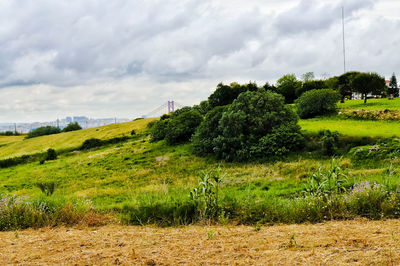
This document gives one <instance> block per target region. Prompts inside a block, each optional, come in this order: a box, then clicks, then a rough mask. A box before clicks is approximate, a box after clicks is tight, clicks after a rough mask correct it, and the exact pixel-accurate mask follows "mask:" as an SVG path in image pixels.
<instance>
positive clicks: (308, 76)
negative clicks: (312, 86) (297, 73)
mask: <svg viewBox="0 0 400 266" xmlns="http://www.w3.org/2000/svg"><path fill="white" fill-rule="evenodd" d="M301 78H302V79H303V81H311V80H314V79H315V75H314V72H307V73H305V74H303V75H301Z"/></svg>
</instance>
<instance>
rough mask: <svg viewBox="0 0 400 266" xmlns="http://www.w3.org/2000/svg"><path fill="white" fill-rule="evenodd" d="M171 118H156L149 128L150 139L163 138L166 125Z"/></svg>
mask: <svg viewBox="0 0 400 266" xmlns="http://www.w3.org/2000/svg"><path fill="white" fill-rule="evenodd" d="M170 121H171V119H164V120H158V121H157V122H156V123H154V125H152V126H151V128H150V141H151V142H155V141H159V140H163V139H165V135H166V134H167V127H168V124H169V122H170Z"/></svg>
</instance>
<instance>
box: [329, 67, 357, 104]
mask: <svg viewBox="0 0 400 266" xmlns="http://www.w3.org/2000/svg"><path fill="white" fill-rule="evenodd" d="M359 73H360V72H356V71H350V72H346V73H344V74H342V75H340V76H339V77H337V79H336V82H335V81H333V80H332V81H333V82H330V84H332V85H333V86H334V89H335V90H337V91H338V92H339V93H340V95H341V98H340V99H341V100H340V101H341V102H342V103H343V102H344V99H345V97H349V98H351V97H352V94H353V92H354V91H355V90H354V89H353V80H354V77H355V76H357V75H358V74H359Z"/></svg>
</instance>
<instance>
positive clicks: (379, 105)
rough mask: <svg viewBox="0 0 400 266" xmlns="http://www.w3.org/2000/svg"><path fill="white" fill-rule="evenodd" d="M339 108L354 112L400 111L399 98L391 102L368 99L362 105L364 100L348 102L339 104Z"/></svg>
mask: <svg viewBox="0 0 400 266" xmlns="http://www.w3.org/2000/svg"><path fill="white" fill-rule="evenodd" d="M339 108H342V109H354V110H361V109H364V110H385V109H388V110H400V98H395V99H393V100H388V99H368V100H367V103H366V104H364V100H350V101H346V102H345V103H339Z"/></svg>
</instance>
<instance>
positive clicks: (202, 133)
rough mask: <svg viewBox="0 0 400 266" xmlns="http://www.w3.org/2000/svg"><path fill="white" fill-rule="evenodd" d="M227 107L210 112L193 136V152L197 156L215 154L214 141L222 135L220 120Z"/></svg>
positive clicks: (219, 107)
mask: <svg viewBox="0 0 400 266" xmlns="http://www.w3.org/2000/svg"><path fill="white" fill-rule="evenodd" d="M226 109H227V107H226V106H218V107H215V108H214V109H212V110H211V111H209V112H208V113H207V114H206V116H205V118H204V120H203V121H202V122H201V124H200V125H199V126H198V127H197V130H196V133H195V134H194V135H193V139H192V145H193V150H194V152H195V153H196V154H197V155H203V156H204V155H207V154H212V153H214V145H215V144H214V139H215V138H217V137H218V136H219V135H220V134H222V132H221V129H220V128H219V126H218V124H219V120H220V119H221V117H222V114H223V112H224V111H225V110H226Z"/></svg>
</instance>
